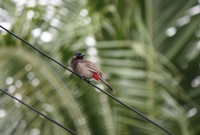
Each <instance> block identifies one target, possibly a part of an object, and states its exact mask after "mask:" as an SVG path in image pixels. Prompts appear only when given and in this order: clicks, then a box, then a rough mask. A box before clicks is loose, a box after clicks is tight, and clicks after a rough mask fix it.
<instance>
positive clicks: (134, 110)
mask: <svg viewBox="0 0 200 135" xmlns="http://www.w3.org/2000/svg"><path fill="white" fill-rule="evenodd" d="M0 27H1V28H2V29H4V30H5V31H7V32H8V33H10V34H11V35H13V36H15V37H16V38H18V39H20V40H21V41H23V42H25V43H26V44H28V45H29V46H30V47H32V48H33V49H35V50H37V51H38V52H40V53H42V54H43V55H45V56H46V57H48V58H49V59H51V60H52V61H54V62H55V63H57V64H58V65H60V66H62V67H63V68H65V69H67V70H68V71H70V72H71V73H73V74H75V75H76V76H78V77H80V78H81V76H80V75H78V74H76V73H75V72H73V71H72V70H71V69H69V68H67V67H66V66H65V65H63V64H62V63H60V62H58V61H56V60H55V59H53V58H52V57H50V56H49V55H47V54H46V53H44V52H43V51H41V50H39V49H38V48H37V47H35V46H33V45H32V44H30V43H29V42H27V41H26V40H24V39H22V38H20V37H19V36H17V35H15V34H14V33H12V32H11V31H9V30H7V29H6V28H4V27H3V26H1V25H0ZM83 80H84V79H83ZM84 81H85V82H87V83H88V84H90V85H92V86H93V87H95V88H97V89H98V90H100V91H101V92H103V93H104V94H106V95H108V96H109V97H111V98H112V99H114V100H115V101H117V102H118V103H120V104H122V105H123V106H125V107H126V108H128V109H130V110H131V111H133V112H135V113H136V114H138V115H139V116H141V117H142V118H144V119H145V120H147V121H149V122H150V123H152V124H154V125H155V126H157V127H159V128H160V129H162V130H163V131H165V132H166V133H168V134H170V135H174V134H173V133H172V132H171V131H169V130H168V129H166V128H164V127H162V126H161V125H159V124H157V123H156V122H154V121H152V120H151V119H149V118H147V117H146V116H144V115H143V114H142V113H140V112H139V111H137V110H136V109H134V108H132V107H130V106H129V105H127V104H125V103H124V102H122V101H120V100H119V99H117V98H115V97H114V96H112V95H111V94H109V93H107V92H105V91H104V90H102V89H101V88H99V87H97V86H96V85H94V84H93V83H91V82H90V81H87V80H84Z"/></svg>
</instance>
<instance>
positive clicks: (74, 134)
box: [0, 88, 78, 135]
mask: <svg viewBox="0 0 200 135" xmlns="http://www.w3.org/2000/svg"><path fill="white" fill-rule="evenodd" d="M0 90H1V91H2V92H3V93H4V94H6V95H8V96H10V97H11V98H13V99H15V100H17V101H19V102H20V103H22V104H23V105H25V106H26V107H28V108H30V109H31V110H33V111H35V112H36V113H38V114H40V115H42V116H43V117H45V118H46V119H48V120H49V121H51V122H53V123H55V124H56V125H58V126H59V127H61V128H63V129H65V130H66V131H68V132H70V133H71V134H73V135H78V134H77V133H75V132H74V131H72V130H71V129H69V128H67V127H65V126H63V125H62V124H60V123H58V122H57V121H55V120H53V119H52V118H50V117H48V116H46V115H45V114H43V113H41V112H40V111H38V110H36V109H35V108H33V107H32V106H30V105H28V104H26V103H24V102H23V101H21V100H19V99H18V98H16V97H14V96H12V95H10V94H9V93H8V92H6V91H5V90H3V89H1V88H0Z"/></svg>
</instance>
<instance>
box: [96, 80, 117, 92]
mask: <svg viewBox="0 0 200 135" xmlns="http://www.w3.org/2000/svg"><path fill="white" fill-rule="evenodd" d="M99 79H100V80H101V81H102V82H103V83H104V84H105V85H106V86H108V88H109V89H110V90H111V92H112V93H114V94H115V93H116V91H115V90H114V89H113V88H112V87H111V86H110V85H109V84H108V82H106V80H104V79H103V77H99Z"/></svg>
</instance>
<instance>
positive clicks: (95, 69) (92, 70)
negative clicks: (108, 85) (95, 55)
mask: <svg viewBox="0 0 200 135" xmlns="http://www.w3.org/2000/svg"><path fill="white" fill-rule="evenodd" d="M84 61H86V62H85V66H86V67H88V70H89V71H91V72H95V73H97V74H100V75H103V73H102V72H101V70H100V69H99V68H98V67H97V66H95V65H94V64H93V63H92V62H90V61H88V60H84Z"/></svg>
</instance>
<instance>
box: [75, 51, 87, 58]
mask: <svg viewBox="0 0 200 135" xmlns="http://www.w3.org/2000/svg"><path fill="white" fill-rule="evenodd" d="M84 56H85V54H82V53H80V52H76V53H75V54H74V55H73V57H72V59H83V57H84Z"/></svg>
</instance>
